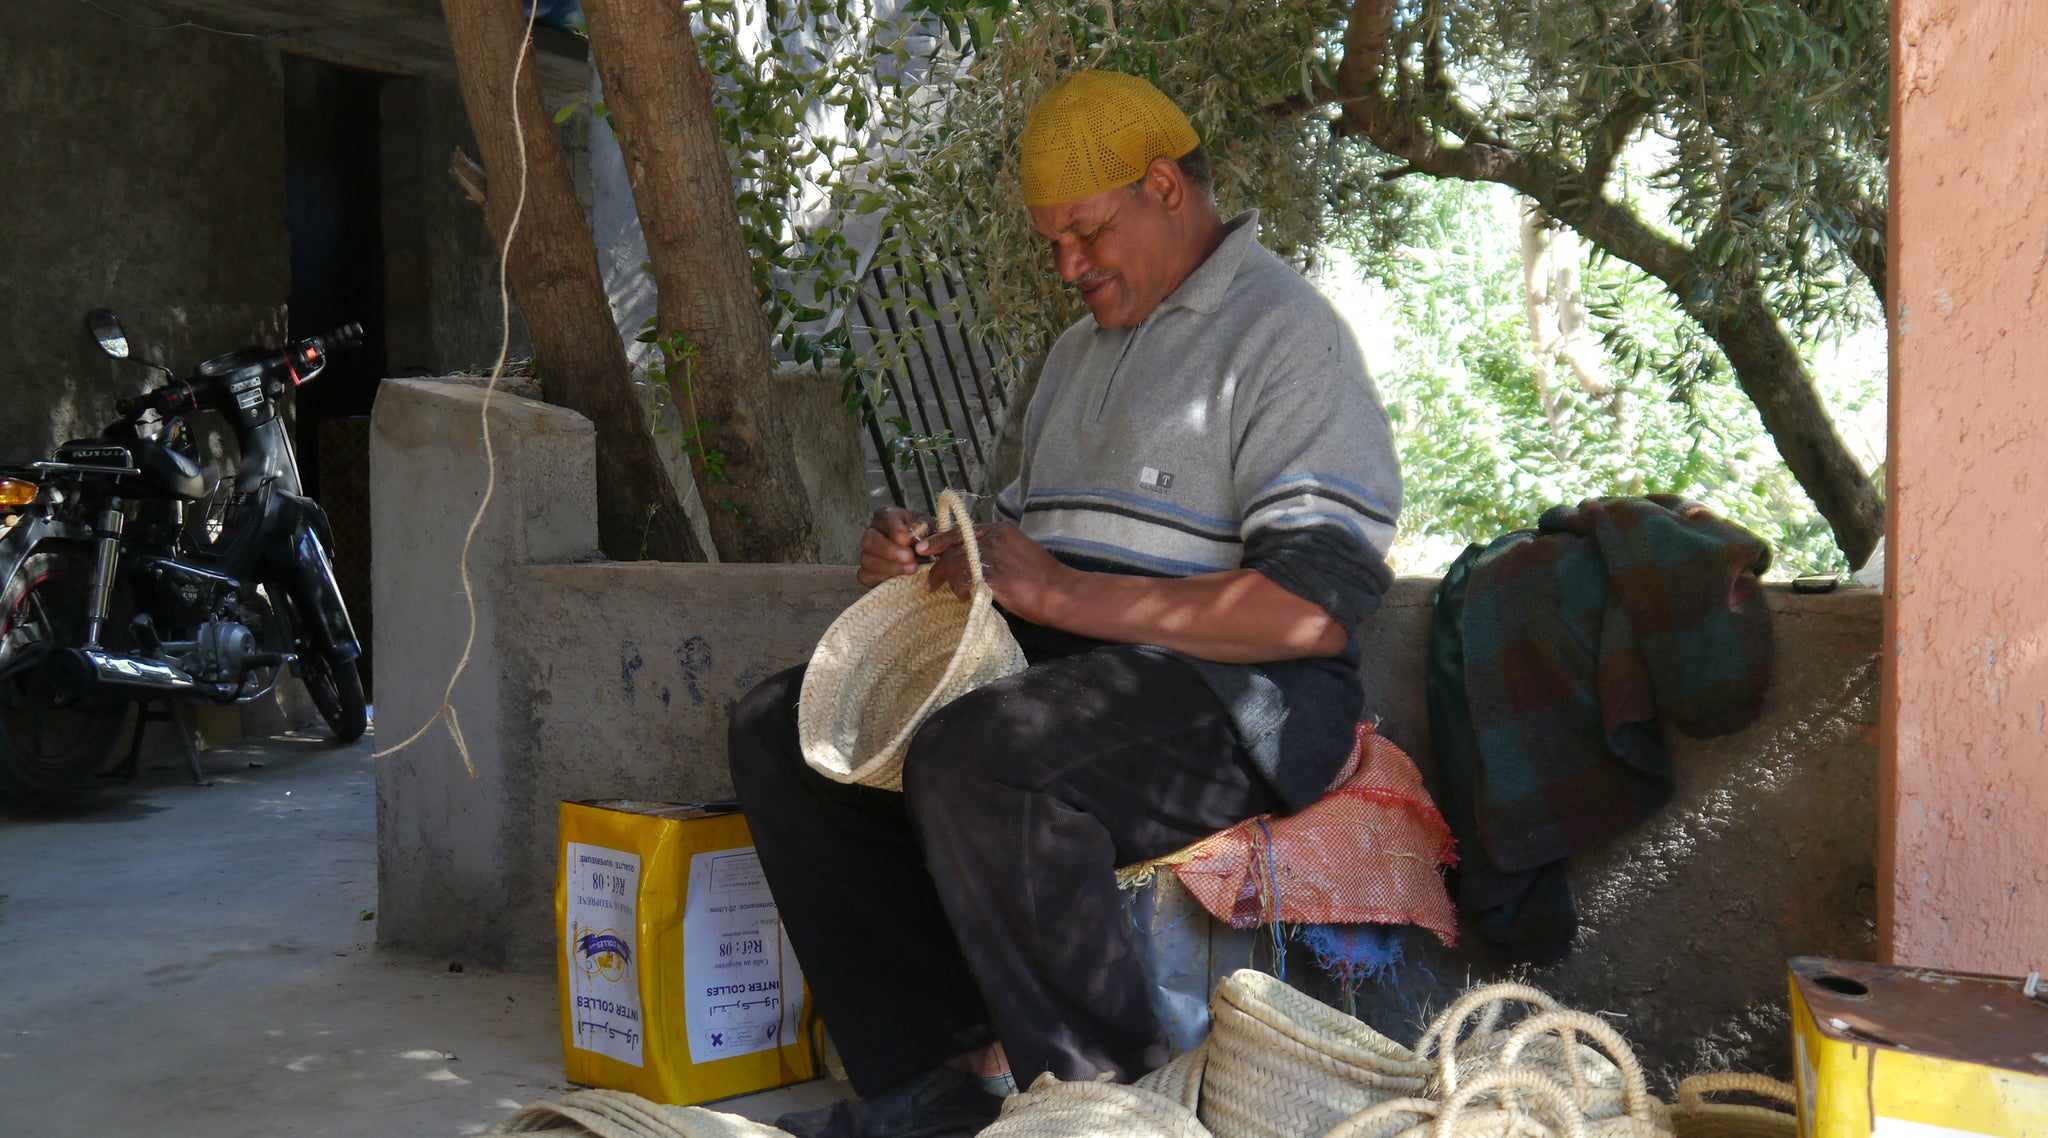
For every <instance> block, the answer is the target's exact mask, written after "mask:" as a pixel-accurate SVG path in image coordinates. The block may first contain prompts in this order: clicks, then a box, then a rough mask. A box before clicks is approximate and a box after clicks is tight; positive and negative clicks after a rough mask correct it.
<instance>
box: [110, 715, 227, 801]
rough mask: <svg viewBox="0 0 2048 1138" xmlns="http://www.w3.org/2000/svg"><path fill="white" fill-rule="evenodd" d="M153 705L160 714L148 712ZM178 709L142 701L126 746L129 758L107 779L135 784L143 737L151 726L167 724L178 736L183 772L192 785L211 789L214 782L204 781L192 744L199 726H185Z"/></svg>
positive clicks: (196, 753)
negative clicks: (188, 776) (183, 751)
mask: <svg viewBox="0 0 2048 1138" xmlns="http://www.w3.org/2000/svg"><path fill="white" fill-rule="evenodd" d="M152 704H158V705H160V706H161V707H162V708H163V710H161V711H152V710H150V706H151V705H152ZM180 706H181V705H180V704H178V703H176V702H174V701H172V700H168V699H165V700H144V701H143V702H141V703H138V704H136V706H135V733H134V734H133V735H132V736H131V737H130V741H129V743H128V757H127V758H125V759H122V760H121V763H120V765H119V766H116V767H115V768H114V769H113V770H110V771H108V772H107V777H108V778H118V779H120V780H122V781H123V782H132V781H134V779H135V775H136V773H137V772H138V771H139V770H140V769H141V763H142V736H143V734H144V733H145V732H147V731H148V730H149V725H150V724H152V723H168V724H170V725H171V730H173V731H175V732H177V733H178V742H179V743H180V744H182V745H183V746H184V748H185V770H186V772H187V773H189V774H190V775H191V776H192V785H193V786H212V785H213V780H212V779H209V778H207V777H206V772H205V771H204V770H202V769H201V768H200V766H199V747H198V745H197V744H196V743H195V742H194V740H195V738H196V737H197V736H198V733H199V725H198V724H197V723H196V722H195V723H193V724H191V725H190V726H189V727H188V726H187V725H186V723H185V718H184V717H183V716H181V715H179V714H178V708H179V707H180ZM193 714H194V716H195V717H196V715H197V714H198V713H197V712H194V713H193Z"/></svg>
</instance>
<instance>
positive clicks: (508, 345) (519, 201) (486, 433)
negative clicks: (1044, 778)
mask: <svg viewBox="0 0 2048 1138" xmlns="http://www.w3.org/2000/svg"><path fill="white" fill-rule="evenodd" d="M539 10H540V5H538V4H534V3H531V2H529V3H528V4H527V5H526V30H525V33H524V34H523V35H521V36H520V39H519V54H518V56H517V58H516V59H515V61H514V62H513V64H512V115H511V117H512V141H513V143H514V144H515V145H516V146H517V147H518V152H519V193H518V196H517V197H515V198H514V199H513V203H512V219H511V221H510V222H509V223H507V224H506V226H505V239H504V242H503V244H501V245H500V246H499V247H498V313H499V320H500V324H501V327H502V329H503V330H502V332H501V334H500V335H499V337H498V362H497V363H495V364H493V365H492V366H491V378H490V380H489V381H488V382H486V383H485V384H484V399H483V404H482V406H481V408H480V409H479V410H478V412H477V420H478V425H479V429H480V430H481V431H482V432H483V437H484V496H483V499H482V500H481V501H479V502H478V503H477V504H476V513H475V514H474V515H472V516H471V517H470V519H469V531H468V532H467V533H465V534H463V535H462V556H461V557H460V558H459V559H458V560H457V561H456V569H457V571H458V572H459V573H460V574H461V576H462V603H463V606H464V607H465V608H467V609H468V611H469V635H468V636H467V637H465V638H464V639H463V641H462V658H461V659H459V660H457V661H456V662H455V671H453V672H452V673H450V674H449V676H448V687H447V688H446V689H445V690H444V691H442V693H441V706H440V707H438V708H435V709H434V714H432V715H430V716H428V717H427V721H426V722H425V723H422V724H420V728H419V730H417V731H415V732H413V733H412V734H411V735H408V736H406V738H405V741H404V742H402V743H399V744H397V745H396V746H392V747H386V748H385V749H383V750H381V751H377V752H375V753H373V754H372V755H371V756H370V757H371V758H373V759H381V758H384V757H386V756H388V755H395V754H397V753H398V752H400V751H403V750H405V749H406V748H407V747H410V746H412V745H413V744H414V743H416V742H418V741H419V739H420V737H421V736H422V735H425V734H426V733H427V730H428V729H429V728H431V727H433V725H434V724H435V723H436V722H437V721H438V722H441V723H445V724H447V726H448V737H449V738H450V739H452V740H453V741H454V742H455V752H456V753H457V754H459V755H461V756H462V769H464V770H466V771H468V772H469V777H470V778H471V779H475V778H476V763H475V762H473V761H471V759H470V757H469V744H468V743H466V742H464V741H463V738H462V722H461V719H460V718H459V717H458V716H457V715H456V714H455V705H454V704H453V703H451V702H449V701H450V700H451V699H453V698H454V696H455V684H456V681H458V680H460V679H462V673H463V672H464V671H466V670H467V669H468V668H469V656H470V652H471V651H472V650H473V649H474V648H475V647H476V591H475V590H474V589H473V588H471V586H470V583H469V547H470V544H471V543H472V542H474V541H475V540H476V531H477V529H478V528H479V527H481V526H482V525H483V521H484V511H485V510H488V509H490V506H491V495H492V494H493V493H495V492H496V491H497V488H498V456H497V453H496V451H495V450H494V449H493V447H492V446H491V395H492V394H493V393H495V392H496V391H497V389H498V380H499V379H501V378H502V377H503V376H504V374H505V361H506V358H507V357H508V356H510V355H511V352H512V292H511V286H510V285H509V284H508V283H507V280H506V266H508V265H509V264H511V261H512V239H513V238H514V237H515V236H517V235H518V233H519V219H520V217H521V216H522V215H523V214H524V213H525V212H526V130H525V127H524V126H522V125H521V124H520V122H519V80H520V77H521V75H522V73H523V72H524V71H525V70H526V56H527V53H528V51H529V50H530V49H531V48H532V45H533V21H534V17H535V15H536V14H537V13H538V12H539Z"/></svg>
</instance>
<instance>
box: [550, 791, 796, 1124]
mask: <svg viewBox="0 0 2048 1138" xmlns="http://www.w3.org/2000/svg"><path fill="white" fill-rule="evenodd" d="M560 823H561V866H560V870H559V872H558V874H557V877H556V883H555V927H556V929H557V930H558V931H559V933H560V935H561V941H560V949H559V951H558V952H557V954H556V958H555V959H556V966H557V969H558V973H559V981H560V992H561V1018H562V1053H563V1056H564V1058H565V1061H566V1066H567V1071H568V1078H569V1081H570V1082H573V1083H581V1084H583V1085H585V1086H591V1087H603V1088H606V1089H609V1090H622V1091H631V1092H633V1093H634V1094H637V1095H641V1096H643V1097H645V1098H649V1099H653V1100H654V1101H656V1102H665V1103H672V1104H676V1105H682V1106H687V1105H690V1104H692V1103H700V1102H707V1101H710V1100H712V1099H719V1098H726V1097H729V1096H731V1095H738V1094H747V1093H750V1092H752V1091H760V1090H766V1089H768V1088H770V1087H778V1086H782V1085H784V1084H786V1083H794V1082H800V1081H802V1080H805V1079H809V1078H813V1077H815V1076H816V1074H817V1063H816V1059H815V1053H814V1051H813V1048H812V1043H811V1041H812V1036H813V1028H814V1026H815V1024H816V1017H815V1014H814V1013H813V1012H812V1011H811V1009H810V999H809V995H810V993H809V991H808V990H807V989H806V988H805V987H804V982H803V973H802V972H801V971H800V970H799V969H798V968H797V962H796V954H795V952H794V951H793V950H792V949H791V948H790V944H789V939H788V937H787V936H785V935H784V934H783V932H782V922H781V919H780V917H779V915H778V914H777V912H776V909H775V902H774V900H773V898H771V897H770V896H769V894H768V883H767V881H766V879H765V878H763V877H762V875H761V865H760V861H759V859H757V858H756V857H755V856H754V848H753V847H754V842H753V838H752V836H751V835H750V834H749V833H748V831H747V821H746V819H745V818H744V817H742V816H741V815H740V814H739V813H738V812H737V810H736V809H733V808H730V807H725V808H721V807H715V806H714V807H707V806H699V805H675V804H670V803H661V802H631V801H620V800H614V801H600V802H564V803H562V805H561V814H560Z"/></svg>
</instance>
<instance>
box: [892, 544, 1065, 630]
mask: <svg viewBox="0 0 2048 1138" xmlns="http://www.w3.org/2000/svg"><path fill="white" fill-rule="evenodd" d="M974 535H975V538H976V539H977V540H978V542H979V544H980V546H981V575H982V579H983V580H985V581H987V582H988V587H989V590H990V591H991V592H993V593H994V594H995V598H996V603H997V604H999V605H1001V606H1003V607H1004V608H1005V609H1008V610H1009V611H1010V612H1011V613H1012V614H1013V615H1015V616H1017V617H1019V618H1020V619H1023V620H1027V621H1030V622H1031V623H1033V624H1051V623H1053V619H1052V614H1053V613H1054V612H1055V611H1056V610H1057V608H1058V607H1059V604H1060V602H1061V600H1062V599H1063V598H1064V596H1065V593H1066V590H1067V588H1068V587H1069V586H1070V585H1071V584H1072V578H1074V577H1075V576H1077V575H1078V574H1077V572H1076V571H1075V570H1073V569H1070V568H1068V567H1067V566H1065V565H1062V564H1060V562H1059V561H1058V560H1057V559H1056V558H1054V557H1053V555H1052V554H1050V553H1047V552H1046V551H1045V547H1044V546H1042V545H1040V544H1038V543H1037V542H1035V541H1033V540H1031V538H1030V537H1028V536H1027V535H1026V534H1025V533H1024V531H1023V530H1021V529H1018V528H1017V527H1016V526H1015V525H1013V524H1011V523H1009V522H998V523H996V524H995V525H987V526H976V527H975V529H974ZM915 548H916V550H917V552H918V554H919V555H920V556H926V557H936V558H937V560H936V561H934V562H933V563H932V572H931V576H930V577H929V578H928V579H927V580H926V581H925V587H926V588H928V589H931V590H933V591H937V590H939V589H948V588H950V589H952V590H953V595H954V596H956V597H959V598H960V599H961V600H963V601H964V600H966V599H967V598H969V597H971V596H973V595H974V575H973V573H971V572H970V571H969V570H968V566H967V547H966V546H965V545H964V544H962V543H961V541H960V535H959V534H958V533H952V532H947V533H935V534H933V535H931V536H930V537H928V538H925V539H924V540H923V541H920V542H918V543H917V545H916V547H915Z"/></svg>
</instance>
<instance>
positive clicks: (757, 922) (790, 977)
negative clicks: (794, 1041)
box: [683, 846, 804, 1063]
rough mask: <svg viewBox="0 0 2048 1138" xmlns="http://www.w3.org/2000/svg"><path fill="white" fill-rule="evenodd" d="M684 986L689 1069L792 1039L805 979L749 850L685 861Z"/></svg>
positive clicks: (702, 855)
mask: <svg viewBox="0 0 2048 1138" xmlns="http://www.w3.org/2000/svg"><path fill="white" fill-rule="evenodd" d="M683 983H684V986H685V988H686V990H687V991H688V993H689V995H688V1001H687V1006H686V1007H685V1009H684V1017H685V1019H686V1021H687V1023H688V1025H689V1029H690V1062H692V1063H706V1062H709V1061H711V1060H713V1059H730V1058H732V1057H733V1056H735V1055H751V1054H753V1053H754V1052H756V1051H766V1050H768V1049H769V1048H771V1047H776V1046H780V1045H781V1044H782V1043H783V1041H785V1040H787V1039H789V1038H790V1037H792V1036H794V1035H795V1034H796V1031H797V1021H798V1019H799V1018H800V1017H801V1016H802V1014H803V992H804V977H803V973H802V972H800V971H798V970H797V966H796V952H795V950H794V949H792V948H791V947H790V944H789V938H788V937H787V936H785V935H784V934H783V931H782V920H781V918H780V917H779V916H777V915H776V912H775V900H774V898H772V897H770V896H769V895H768V879H767V878H766V877H764V876H762V874H761V859H760V858H758V857H756V856H755V854H754V847H752V846H746V847H744V848H741V849H733V850H713V851H710V852H708V853H700V854H697V855H695V856H694V857H692V858H691V859H690V892H689V895H688V903H687V905H686V907H685V909H684V911H683Z"/></svg>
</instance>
